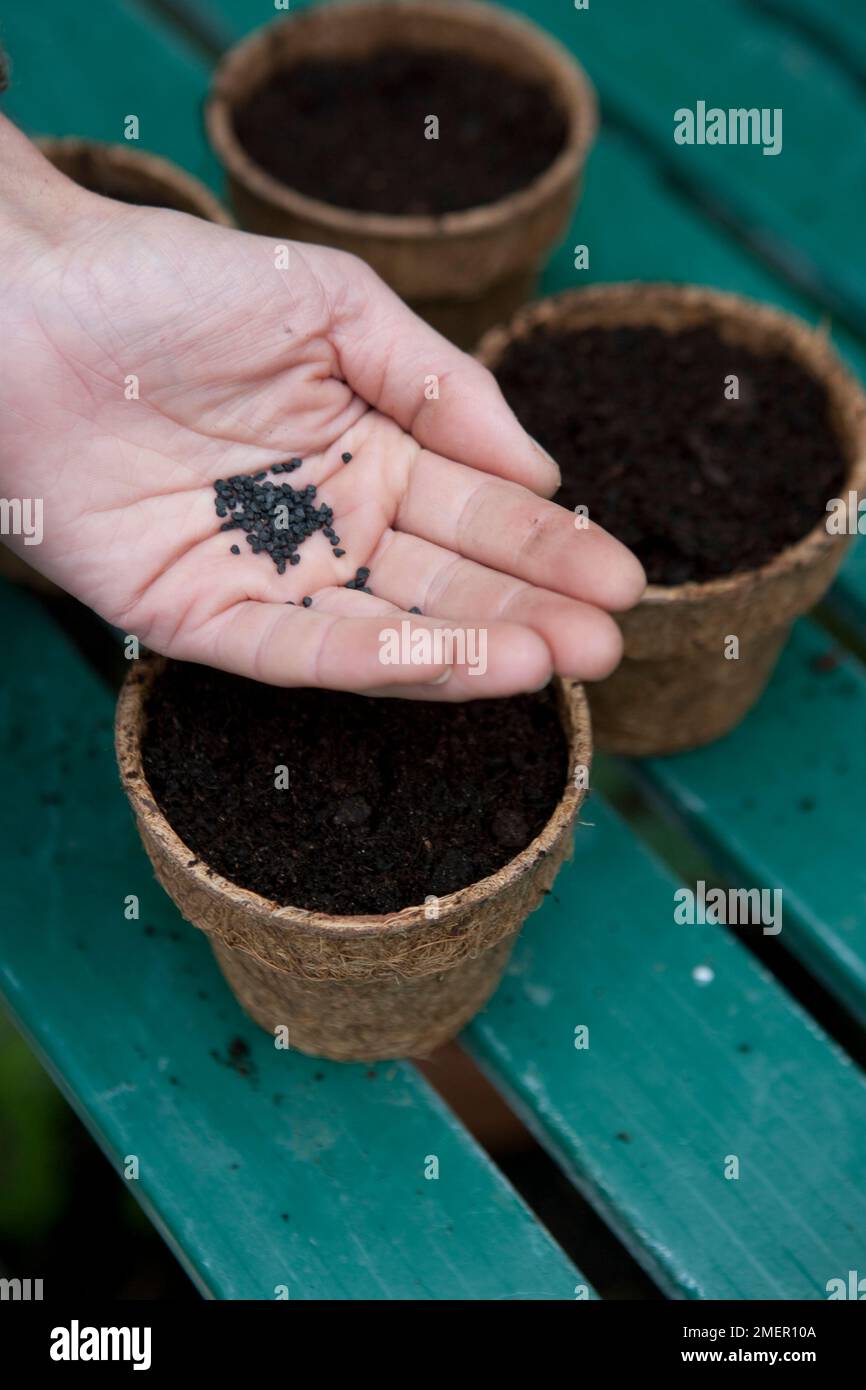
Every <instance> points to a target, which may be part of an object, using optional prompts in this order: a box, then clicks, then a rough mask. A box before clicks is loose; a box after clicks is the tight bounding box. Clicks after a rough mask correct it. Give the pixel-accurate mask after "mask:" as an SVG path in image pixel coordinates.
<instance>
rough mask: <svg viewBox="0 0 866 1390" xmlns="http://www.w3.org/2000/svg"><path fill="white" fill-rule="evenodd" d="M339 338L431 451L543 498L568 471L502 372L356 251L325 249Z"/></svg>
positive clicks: (369, 383) (361, 389) (371, 385)
mask: <svg viewBox="0 0 866 1390" xmlns="http://www.w3.org/2000/svg"><path fill="white" fill-rule="evenodd" d="M322 254H323V256H324V257H326V264H324V265H323V267H322V270H323V271H324V273H325V275H326V276H327V277H328V280H329V281H331V282H333V283H328V281H326V287H327V289H328V293H329V298H330V302H331V303H332V304H333V305H335V306H339V307H337V308H335V310H334V318H333V321H332V341H333V343H334V346H335V347H336V348H337V349H338V352H339V356H340V365H341V367H342V370H343V373H344V375H345V378H346V381H347V382H348V384H349V385H350V386H351V387H352V389H353V390H354V391H355V392H357V394H358V395H359V396H361V397H363V399H364V400H365V401H367V402H369V404H370V405H372V406H375V407H376V409H377V410H379V411H381V412H382V414H384V415H388V416H390V417H391V419H393V420H396V422H397V423H398V424H399V425H400V426H401V428H402V429H404V430H406V431H407V432H408V433H409V434H411V435H413V437H414V438H415V439H416V440H417V442H418V443H419V444H420V445H421V446H422V448H424V449H430V450H432V451H433V452H434V453H437V454H445V455H446V457H448V458H451V459H455V460H456V461H457V462H458V463H464V464H467V465H468V466H469V467H471V468H477V469H479V470H481V471H482V472H484V473H493V474H495V475H496V476H497V477H500V478H506V479H508V481H510V482H515V483H521V484H522V485H523V486H524V487H526V488H530V489H531V490H532V491H533V492H536V493H539V494H540V495H541V496H543V497H550V496H551V495H552V494H553V493H554V492H555V491H556V489H557V488H558V487H559V484H560V475H559V469H558V468H557V466H556V464H555V463H554V461H553V459H552V458H551V457H550V455H549V454H547V453H545V451H544V450H543V449H541V448H540V447H539V445H537V444H536V443H535V442H534V440H532V439H531V438H530V436H529V435H528V434H527V433H526V431H525V430H524V428H523V426H522V425H520V424H519V423H518V421H517V418H516V416H515V415H514V413H513V411H512V410H511V408H510V406H509V405H507V403H506V401H505V398H504V396H503V395H502V392H501V391H500V389H499V386H498V384H497V382H496V379H495V378H494V377H493V375H492V374H491V373H490V372H489V371H488V370H487V368H486V367H482V366H481V363H480V362H476V361H475V359H474V358H472V357H470V356H469V354H468V353H465V352H461V350H460V348H457V347H455V346H454V344H453V343H449V342H448V339H447V338H443V336H442V334H441V333H437V332H436V330H435V329H434V328H431V327H430V326H429V325H428V324H426V323H424V321H423V320H422V319H420V318H418V316H417V314H414V313H413V312H412V310H411V309H410V308H409V307H408V306H407V305H406V304H404V303H403V301H402V299H400V298H398V296H397V295H396V294H394V292H393V291H392V290H390V289H389V288H388V286H387V285H386V284H384V282H383V281H382V280H380V279H379V277H378V276H377V275H376V274H375V272H374V271H372V270H371V269H370V267H369V266H367V265H365V264H364V262H363V261H359V260H358V259H357V258H356V257H354V256H347V255H345V254H343V253H340V252H323V253H322Z"/></svg>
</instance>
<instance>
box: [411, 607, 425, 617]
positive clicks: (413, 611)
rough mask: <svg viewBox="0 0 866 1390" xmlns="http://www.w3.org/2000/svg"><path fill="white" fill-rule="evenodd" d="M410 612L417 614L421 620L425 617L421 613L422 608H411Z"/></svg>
mask: <svg viewBox="0 0 866 1390" xmlns="http://www.w3.org/2000/svg"><path fill="white" fill-rule="evenodd" d="M409 612H410V613H417V614H418V616H419V617H421V618H423V616H424V614H423V613H422V612H421V609H420V608H410V609H409Z"/></svg>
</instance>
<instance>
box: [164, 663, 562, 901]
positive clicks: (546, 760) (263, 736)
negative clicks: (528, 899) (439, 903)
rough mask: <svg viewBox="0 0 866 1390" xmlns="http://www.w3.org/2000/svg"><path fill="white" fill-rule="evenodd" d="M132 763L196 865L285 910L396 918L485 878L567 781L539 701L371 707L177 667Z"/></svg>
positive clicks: (516, 847)
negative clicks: (283, 773)
mask: <svg viewBox="0 0 866 1390" xmlns="http://www.w3.org/2000/svg"><path fill="white" fill-rule="evenodd" d="M142 753H143V762H144V770H145V774H146V776H147V779H148V781H149V783H150V786H151V788H152V790H153V793H154V795H155V797H156V799H157V801H158V803H159V805H160V807H161V808H162V810H163V812H164V814H165V815H166V817H167V819H168V820H169V822H170V823H171V825H172V826H173V827H174V829H175V830H176V832H177V834H178V835H179V836H180V838H181V839H182V840H183V841H184V843H185V844H186V845H187V846H188V847H189V848H190V850H191V851H192V852H193V854H194V855H196V856H198V857H199V858H200V859H202V860H203V861H204V862H205V863H206V864H207V865H208V866H209V867H211V868H213V869H216V870H217V871H218V872H219V873H220V874H222V875H223V876H224V877H225V878H228V879H230V880H232V881H233V882H234V883H238V884H240V885H241V886H242V887H244V888H250V889H253V890H255V891H256V892H258V893H261V894H263V895H264V896H265V897H268V898H272V899H274V900H276V901H277V902H279V903H281V904H283V905H284V906H295V907H305V908H309V909H312V910H318V911H323V912H333V913H341V914H347V913H348V914H352V913H368V912H369V913H382V912H393V911H397V910H399V909H400V908H403V907H408V906H412V905H414V904H419V903H423V902H424V900H425V898H426V897H427V896H428V895H429V894H435V895H436V896H438V897H441V896H443V895H444V894H446V893H451V892H454V891H455V890H456V889H458V888H464V887H466V886H467V885H468V884H470V883H472V882H474V881H475V880H476V879H479V878H484V877H486V876H487V875H488V874H491V873H493V872H494V871H495V870H496V869H498V868H501V866H502V865H503V864H506V863H507V862H508V861H509V860H510V859H513V858H514V856H515V855H516V854H517V853H519V851H520V850H521V849H524V848H525V847H526V845H528V844H529V842H530V841H531V840H532V839H534V837H535V836H536V835H537V834H538V833H539V832H540V831H541V830H542V828H543V827H544V825H545V823H546V822H547V821H548V820H549V818H550V816H551V815H552V813H553V811H554V809H555V807H556V804H557V802H558V801H559V798H560V797H561V796H562V793H563V791H564V789H565V783H566V779H567V776H568V749H567V745H566V740H565V735H564V734H563V731H562V727H561V725H560V722H559V717H558V714H557V709H556V699H555V696H554V693H553V691H552V690H550V689H547V690H543V691H541V692H539V693H538V694H534V695H521V696H515V697H513V698H511V699H506V700H476V701H471V702H469V703H467V704H438V703H433V702H427V701H420V700H418V701H416V700H374V699H368V698H366V697H364V696H360V695H345V694H340V693H333V692H328V691H321V690H280V689H277V688H275V687H273V686H266V685H259V684H257V683H256V682H254V681H247V680H242V679H240V678H239V677H236V676H227V675H224V674H223V673H221V672H217V671H211V670H209V669H208V668H206V667H202V666H193V665H187V664H184V663H181V662H170V663H169V664H168V665H167V667H166V669H165V672H164V674H163V675H162V676H161V677H160V679H159V680H158V681H157V682H156V684H155V686H154V688H153V691H152V693H151V696H150V701H149V704H148V719H147V728H146V731H145V736H144V740H143V748H142ZM280 766H284V767H286V768H287V769H288V787H287V788H285V789H278V788H277V787H276V786H275V769H277V768H278V767H280ZM283 780H284V779H283Z"/></svg>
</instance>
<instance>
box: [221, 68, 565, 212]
mask: <svg viewBox="0 0 866 1390" xmlns="http://www.w3.org/2000/svg"><path fill="white" fill-rule="evenodd" d="M429 116H436V117H437V118H438V121H439V138H438V139H429V138H427V137H426V136H425V131H426V130H427V129H428V117H429ZM234 125H235V131H236V133H237V136H238V139H239V140H240V142H241V144H242V145H243V146H244V148H245V149H246V151H247V153H248V154H249V155H250V157H251V158H252V159H253V160H254V161H255V162H256V164H258V165H259V166H260V167H261V168H263V169H266V170H267V171H268V172H269V173H270V174H273V175H274V177H275V178H278V179H279V180H280V181H281V182H282V183H285V184H288V185H289V186H290V187H291V188H294V189H297V190H298V191H299V192H301V193H305V194H307V195H308V196H310V197H313V198H319V199H321V200H322V201H324V202H326V203H332V204H335V205H336V206H337V207H344V208H352V209H354V210H356V211H359V212H382V213H391V214H401V213H402V214H437V213H445V212H456V211H459V210H460V209H463V208H470V207H478V206H480V205H483V204H485V203H493V202H495V201H496V200H497V199H499V198H502V197H504V196H505V195H506V194H508V193H513V192H514V191H515V190H516V189H518V188H523V187H525V186H526V184H528V183H531V182H532V180H533V179H535V178H536V177H537V176H538V175H539V174H540V173H542V171H543V170H544V169H546V168H547V166H548V165H549V164H551V163H552V162H553V160H554V159H555V158H556V156H557V155H558V154H559V152H560V151H561V150H562V148H563V146H564V144H565V141H566V134H567V129H566V122H565V118H564V116H563V115H562V113H561V111H560V110H559V108H558V107H557V106H556V105H555V104H554V102H553V101H552V100H551V98H550V97H549V96H548V94H547V92H546V90H545V88H544V87H543V86H542V85H541V84H540V83H534V82H528V81H525V80H522V79H518V78H517V77H512V76H510V75H509V74H507V73H505V72H504V71H503V70H502V69H501V68H498V67H494V66H492V65H491V64H488V63H483V62H478V61H476V60H473V59H469V58H463V57H457V56H454V55H452V54H444V53H436V52H435V51H429V52H419V51H417V50H415V49H410V48H400V47H394V48H388V49H383V50H381V51H380V52H378V53H376V54H375V55H373V56H372V57H370V58H368V59H366V60H365V61H363V62H361V61H354V62H349V61H341V62H336V61H333V62H325V61H323V62H313V61H305V62H301V63H298V64H296V65H295V66H293V67H291V68H287V69H284V70H282V71H280V72H278V73H275V74H274V75H273V77H272V78H271V80H270V82H269V83H268V85H266V86H263V87H261V88H259V89H258V90H257V91H255V92H253V93H252V94H251V96H250V97H249V98H248V99H247V101H246V103H245V104H244V105H242V106H239V107H238V109H237V110H236V111H235V113H234Z"/></svg>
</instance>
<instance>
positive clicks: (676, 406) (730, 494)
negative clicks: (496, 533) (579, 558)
mask: <svg viewBox="0 0 866 1390" xmlns="http://www.w3.org/2000/svg"><path fill="white" fill-rule="evenodd" d="M731 375H735V376H736V377H738V379H739V400H727V399H726V398H725V379H726V377H728V376H731ZM496 376H497V379H498V381H499V384H500V386H501V387H502V390H503V393H504V395H505V397H506V399H507V400H508V401H509V403H510V405H511V406H512V408H513V409H514V411H515V413H516V414H517V417H518V419H519V420H520V421H521V423H522V424H523V425H524V426H525V428H526V429H527V431H528V432H529V433H530V434H531V435H532V436H533V438H535V439H537V440H538V441H539V443H540V444H542V445H543V446H544V448H545V449H547V450H549V452H550V453H551V454H552V455H553V457H554V458H555V459H556V461H557V463H558V464H559V466H560V468H561V470H562V486H561V488H560V490H559V492H558V493H557V495H556V498H555V500H556V501H557V502H559V503H560V504H561V505H562V506H564V507H568V508H569V509H573V508H574V507H575V506H576V505H578V504H584V505H586V506H587V507H588V508H589V515H590V518H591V519H592V520H593V521H596V522H598V523H599V525H600V526H603V527H605V528H606V530H608V531H611V532H612V533H613V535H615V536H617V537H618V538H619V540H621V541H623V542H624V543H625V544H626V545H627V546H629V547H630V548H631V549H632V550H633V551H634V552H635V554H636V555H637V556H638V558H639V559H640V560H641V562H642V563H643V566H644V568H645V570H646V572H647V577H648V579H649V581H650V583H653V584H681V583H684V582H685V581H687V580H696V581H704V580H708V579H715V578H716V577H717V576H719V575H725V574H732V573H735V572H737V571H739V570H747V569H752V568H755V567H757V566H759V565H763V564H765V563H766V562H767V561H768V560H771V559H772V558H773V556H774V555H777V554H778V553H779V552H780V551H781V550H783V549H784V548H785V547H786V546H788V545H791V544H793V543H794V542H795V541H798V540H800V539H802V537H803V536H805V535H807V534H808V532H809V531H811V529H812V527H813V526H815V525H816V523H817V522H818V521H820V520H821V518H822V517H823V516H824V515H825V504H826V502H827V500H828V498H831V497H838V496H839V491H840V488H842V486H843V484H844V479H845V463H844V459H843V457H842V451H841V448H840V445H839V440H838V438H837V437H836V435H835V433H834V430H833V428H832V425H831V423H830V417H829V410H828V401H827V395H826V392H825V390H824V388H823V386H822V385H821V384H820V383H819V382H818V381H816V380H815V379H814V378H813V377H812V376H810V375H809V373H808V372H807V371H806V370H805V369H804V368H803V367H801V366H800V364H799V363H798V362H796V361H795V360H794V359H793V358H791V357H788V356H785V355H782V354H774V355H770V356H759V355H757V354H756V353H753V352H751V351H749V349H747V348H743V347H731V346H729V345H728V344H727V343H725V342H723V341H722V339H721V338H720V337H719V336H718V334H717V333H715V332H714V331H713V330H712V329H710V328H694V329H689V330H688V331H684V332H680V333H673V334H668V333H664V332H662V330H661V329H658V328H618V329H608V328H592V329H584V330H578V331H569V332H563V333H550V332H545V331H543V330H536V331H535V332H534V333H533V334H531V335H529V336H528V337H526V338H524V339H522V340H519V341H517V340H516V341H514V342H512V343H511V344H510V345H509V347H508V348H507V350H506V352H505V354H504V355H503V358H502V361H501V362H500V364H499V366H498V367H497V368H496Z"/></svg>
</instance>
